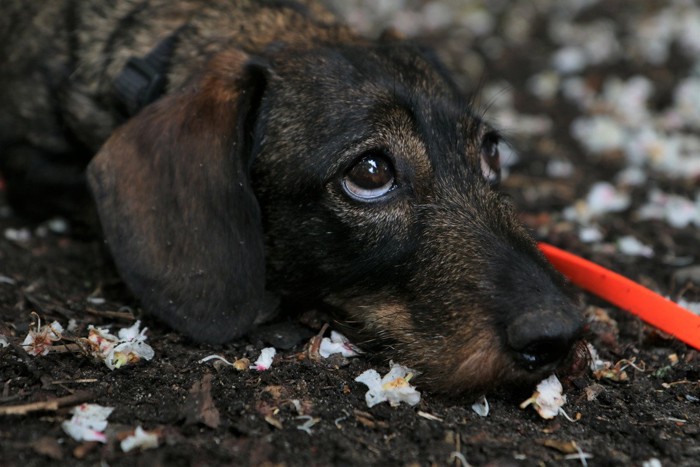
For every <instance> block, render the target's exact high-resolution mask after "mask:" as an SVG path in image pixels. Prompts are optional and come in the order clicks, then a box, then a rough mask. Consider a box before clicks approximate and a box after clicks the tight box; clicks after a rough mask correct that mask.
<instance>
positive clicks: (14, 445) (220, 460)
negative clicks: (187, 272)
mask: <svg viewBox="0 0 700 467" xmlns="http://www.w3.org/2000/svg"><path fill="white" fill-rule="evenodd" d="M599 14H604V15H608V14H609V12H604V11H603V12H599ZM617 14H620V15H621V14H622V13H620V12H618V13H617ZM586 15H587V18H589V17H593V18H595V17H596V11H588V12H586ZM532 41H536V43H532V44H529V43H528V44H522V47H521V48H520V49H518V50H508V51H507V55H508V56H510V57H514V59H513V60H511V61H509V60H500V61H498V62H497V63H490V62H488V61H487V75H486V81H487V82H488V81H489V80H495V79H499V78H501V77H507V78H508V79H509V80H510V82H511V83H513V84H514V85H515V87H516V89H515V95H516V106H517V108H518V110H519V111H521V112H523V113H546V114H549V115H550V116H551V117H552V118H553V120H554V122H555V128H554V131H553V132H552V133H551V134H550V135H548V136H547V137H546V138H540V139H537V140H535V141H529V142H526V143H523V147H522V150H521V162H520V163H519V164H518V165H517V166H516V167H514V168H513V169H512V173H513V176H511V177H510V178H508V179H507V180H506V183H505V187H504V189H506V190H507V191H508V192H509V193H511V194H512V196H513V198H514V200H515V202H516V204H517V205H518V206H519V208H520V209H521V211H522V212H523V220H524V221H525V222H526V223H528V224H529V225H530V226H531V227H533V229H536V230H537V231H538V232H541V233H545V234H546V239H547V240H548V241H550V242H552V243H555V244H558V245H560V246H562V247H564V248H567V249H569V250H570V251H573V252H575V253H578V254H582V255H584V256H586V257H589V258H592V259H594V260H595V261H597V262H599V263H601V264H603V265H605V266H607V267H611V268H612V269H614V270H617V271H619V272H621V273H623V274H625V275H627V276H628V277H630V278H632V279H634V280H637V281H639V282H641V283H643V284H645V285H647V286H650V287H651V288H653V289H655V290H657V291H659V292H661V293H663V294H667V295H671V296H674V294H678V293H679V292H680V290H681V288H682V287H684V286H685V287H686V290H685V294H686V296H687V297H692V296H693V290H692V285H688V284H679V283H677V281H674V279H673V273H674V272H675V271H676V270H677V269H678V267H677V266H673V263H672V262H670V261H668V258H679V257H686V258H689V259H690V261H689V262H690V263H694V264H698V263H699V262H700V247H699V245H700V233H699V232H698V230H697V229H694V228H692V227H687V228H685V229H675V230H674V229H672V228H671V227H669V226H668V225H666V224H664V223H660V222H639V221H636V220H635V219H633V217H632V214H631V213H632V209H630V210H629V211H627V212H624V213H621V214H614V215H608V217H606V218H604V219H602V220H600V224H601V226H602V227H603V231H604V232H605V239H606V240H608V241H611V240H612V239H615V238H617V237H619V236H621V235H626V234H629V233H630V232H634V233H635V235H636V236H637V237H638V238H639V239H640V240H642V241H644V242H645V243H647V244H648V245H651V246H653V248H654V250H655V252H656V253H657V254H656V255H655V256H654V258H651V259H647V258H636V257H635V258H630V257H625V256H622V255H620V254H619V253H617V252H616V251H615V249H614V248H605V247H601V245H600V244H595V245H594V244H583V243H582V242H581V241H580V240H579V239H578V236H577V234H576V232H575V230H574V229H573V228H572V227H571V225H570V224H568V223H566V222H562V221H561V220H560V219H559V217H558V216H557V215H554V214H555V213H556V212H558V211H559V210H560V209H561V208H562V207H564V206H567V205H570V204H572V203H573V202H574V201H575V200H576V199H577V198H580V197H581V196H583V195H584V194H585V193H586V192H587V190H588V187H589V186H590V184H591V182H593V181H596V180H606V179H610V177H612V175H613V174H614V173H615V171H616V170H617V169H618V168H619V167H618V166H617V165H616V164H615V163H614V162H612V163H599V162H594V161H592V160H590V159H587V158H586V157H584V155H583V154H582V153H581V151H580V149H579V148H578V147H577V146H575V144H574V143H573V142H572V140H571V138H570V136H569V122H570V120H571V118H572V117H574V116H575V115H576V109H575V108H574V107H573V106H572V105H571V104H570V103H567V102H566V101H565V100H564V99H561V98H556V99H555V100H553V101H550V102H547V103H542V102H540V101H536V100H534V99H533V98H532V97H528V95H527V93H526V91H525V90H524V89H521V88H520V86H521V85H522V84H523V81H524V78H525V77H526V76H529V75H525V74H524V73H530V72H532V71H533V70H532V69H533V68H535V69H536V67H537V66H539V63H540V62H541V61H542V57H541V56H540V57H533V58H532V59H530V56H529V55H528V53H527V51H528V50H543V51H547V50H549V49H548V47H550V48H551V46H550V45H549V44H548V43H547V41H546V39H545V38H542V39H532ZM438 46H439V44H438ZM516 57H517V60H516V59H515V58H516ZM639 66H640V65H639V64H626V63H624V62H623V63H620V64H617V65H616V66H614V67H609V68H603V67H598V68H596V69H595V70H591V71H590V73H589V76H588V78H589V79H594V78H595V79H602V77H604V76H607V75H610V74H618V75H620V76H626V75H628V74H629V73H631V72H635V73H637V72H640V70H639ZM678 66H679V67H682V66H684V64H683V63H680V64H678ZM642 71H644V70H642ZM661 75H662V76H666V77H667V78H668V79H669V80H670V81H669V82H667V83H663V82H662V83H658V86H660V87H661V88H671V87H672V86H673V84H674V83H673V75H671V74H665V75H664V74H661ZM520 77H522V78H520ZM548 148H549V149H548ZM555 152H556V153H557V155H558V157H563V158H568V159H569V160H571V161H573V162H574V164H575V167H576V168H575V174H574V175H573V176H572V177H571V178H568V179H562V180H550V179H548V178H547V176H546V175H545V171H544V167H545V163H546V161H547V159H548V158H549V157H551V156H552V155H554V153H555ZM649 184H650V185H652V184H653V185H656V186H660V187H663V188H665V189H670V188H671V187H672V188H673V191H674V192H676V193H680V194H685V195H687V196H689V195H691V194H692V193H693V191H692V190H694V186H695V185H694V184H693V183H691V182H688V181H686V182H674V181H671V180H666V179H664V178H663V177H656V178H655V179H653V180H652V181H650V182H649ZM646 196H647V195H646V192H645V191H644V190H638V191H637V192H636V194H635V199H634V201H633V206H638V205H639V204H641V203H642V202H644V201H645V200H646ZM4 204H5V203H4V201H2V200H0V206H4ZM0 209H2V208H0ZM3 212H4V211H3ZM9 227H12V228H21V227H29V228H30V229H31V230H32V231H33V235H32V238H31V239H30V240H28V241H25V242H17V241H10V240H8V239H6V238H5V237H4V236H2V237H0V275H2V276H3V277H4V279H3V280H2V281H0V320H1V323H0V326H1V327H0V333H2V334H5V335H6V336H9V340H10V342H11V345H10V346H8V347H5V348H0V386H1V390H2V394H0V407H6V406H13V405H21V404H26V403H29V402H37V401H47V400H52V399H56V398H63V397H66V396H71V395H74V396H75V401H74V402H77V401H87V402H92V403H97V404H101V405H104V406H110V407H114V408H115V410H114V412H113V413H112V415H111V416H110V417H109V428H108V431H107V433H108V437H109V441H108V442H107V443H106V444H95V443H81V442H76V441H74V440H72V439H71V438H70V437H68V436H67V435H66V434H65V433H64V432H63V431H62V429H61V422H62V421H63V420H66V419H68V418H70V414H69V409H70V407H71V406H72V405H73V404H69V405H65V406H61V407H59V408H58V409H57V410H43V411H36V412H30V413H26V414H23V415H15V416H9V415H6V416H0V464H2V465H18V466H30V465H47V464H51V463H60V464H63V465H99V464H103V465H136V464H138V465H223V464H226V465H401V464H411V465H459V461H458V460H456V459H455V458H454V457H453V456H452V454H453V453H454V452H458V453H461V454H463V455H464V457H465V458H466V459H467V460H468V461H469V463H471V464H472V465H486V464H488V465H563V464H567V465H576V464H577V463H580V462H581V461H580V460H576V459H573V460H565V456H566V455H567V454H570V453H571V452H570V451H571V450H572V448H571V444H570V442H572V441H573V442H575V444H576V446H578V447H579V448H580V449H581V451H583V452H584V453H588V454H590V455H591V456H592V457H591V458H589V459H588V460H587V462H588V465H642V463H643V462H644V461H648V460H650V459H652V458H656V459H658V460H660V461H661V463H662V464H663V465H686V466H691V465H698V463H699V462H700V461H699V459H700V401H699V399H698V398H700V354H698V352H697V351H695V350H692V349H691V348H689V347H687V346H686V345H684V344H682V343H680V342H678V341H677V340H675V339H673V338H671V337H669V336H667V335H663V334H661V333H659V332H657V331H655V330H653V329H651V328H649V327H647V326H645V325H644V324H643V323H642V322H641V321H639V320H638V319H636V318H634V317H632V316H631V315H629V314H627V313H625V312H623V311H620V310H618V309H616V308H614V307H612V306H610V305H608V304H606V303H604V302H602V301H600V300H598V299H596V298H594V297H591V296H585V297H584V300H583V301H584V306H585V307H586V309H587V313H588V314H589V316H590V317H591V319H590V323H589V326H588V331H587V336H586V338H587V340H588V341H589V342H591V343H593V345H594V346H595V347H596V348H597V349H598V351H599V352H600V353H601V357H602V358H604V359H606V360H610V361H612V362H617V361H620V360H622V359H627V360H633V361H634V362H635V365H637V366H639V367H640V368H643V369H644V371H641V370H636V369H634V368H632V367H629V368H627V369H626V372H627V375H628V380H627V381H623V382H615V381H613V380H611V379H601V380H599V381H598V380H596V379H595V378H594V377H593V375H591V374H590V372H585V373H584V374H583V375H582V376H578V377H576V378H573V379H569V380H567V381H566V382H565V383H566V388H565V394H566V395H567V398H568V403H567V404H566V405H565V406H564V408H565V409H566V410H567V412H568V413H569V414H570V415H571V416H572V417H576V418H578V420H577V421H576V422H570V421H567V420H566V419H564V418H563V417H557V418H555V419H554V420H549V421H548V420H543V419H541V418H540V417H539V416H538V415H537V414H536V413H535V412H534V411H532V410H530V409H527V410H521V409H519V408H518V405H519V403H520V402H522V401H523V400H524V399H526V398H527V397H529V395H530V394H531V392H532V390H533V389H534V388H523V389H522V391H520V392H517V393H510V392H508V393H497V394H489V395H488V400H489V402H490V404H491V413H490V415H489V416H488V417H485V418H482V417H480V416H478V415H477V414H476V413H474V412H473V411H472V409H471V405H472V403H473V402H474V397H473V396H470V397H461V398H460V397H457V398H448V397H446V396H441V395H436V394H431V393H429V392H426V391H423V393H422V400H421V402H420V403H419V405H417V406H416V407H409V406H407V405H401V406H399V407H390V406H389V405H388V404H380V405H377V406H375V407H373V408H372V409H368V408H367V406H366V404H365V401H364V394H365V390H366V388H365V386H363V385H362V384H359V383H356V382H354V379H355V378H356V377H357V376H358V375H359V374H360V373H361V372H363V371H364V370H366V369H368V368H370V367H373V368H376V369H377V370H378V371H379V372H380V373H382V374H383V373H385V372H386V371H388V365H387V363H386V362H383V361H381V360H375V361H373V360H371V359H370V358H368V357H361V358H356V359H351V360H349V361H345V360H341V359H330V360H322V361H316V360H314V359H311V358H308V355H307V354H306V353H305V352H304V344H305V343H307V342H308V337H309V336H310V335H313V334H315V333H316V332H317V331H318V329H319V328H320V325H321V324H322V323H323V317H322V316H317V315H316V314H314V313H313V312H312V311H311V312H309V313H306V314H305V315H304V318H303V319H302V320H300V322H301V323H302V325H301V326H303V328H302V327H299V326H298V325H297V327H294V326H293V325H289V324H288V325H284V326H281V328H280V329H281V331H280V330H279V329H277V328H273V329H267V331H268V332H267V333H264V332H261V333H258V334H256V336H253V337H251V338H249V339H248V340H243V341H241V342H235V343H231V344H228V345H224V346H203V345H197V344H194V343H192V342H190V341H188V340H186V339H184V338H182V337H181V336H179V335H177V334H175V333H173V332H171V331H170V330H168V329H166V328H164V327H163V326H161V325H160V324H159V323H158V322H157V321H155V320H153V319H151V318H149V317H148V316H142V314H141V310H140V309H139V308H138V304H137V303H135V301H134V299H133V298H132V297H131V296H130V295H129V293H128V291H127V290H125V288H124V286H123V284H122V283H121V282H120V280H119V279H118V277H117V275H116V274H115V273H114V271H113V269H112V267H111V263H110V262H109V260H108V259H106V256H105V255H104V253H103V248H102V245H101V242H100V240H99V239H95V238H90V237H84V236H82V237H81V236H78V235H73V236H71V235H69V234H55V233H51V232H48V233H47V234H46V235H44V236H41V235H37V233H36V231H35V228H36V226H35V225H31V224H29V223H28V222H27V221H25V220H23V219H20V218H17V217H15V216H14V215H12V214H11V213H9V212H5V215H4V216H3V217H2V218H1V219H0V232H2V231H4V230H5V229H6V228H9ZM688 287H690V288H691V289H689V288H688ZM695 292H696V294H695V298H696V300H697V297H698V294H697V290H695ZM90 296H99V297H104V298H106V302H105V303H104V304H100V305H95V304H91V303H90V302H89V301H88V300H87V299H88V297H90ZM130 310H133V315H134V316H135V317H136V318H139V319H142V320H143V322H144V323H145V325H147V326H148V328H149V333H148V335H149V339H148V342H149V343H150V344H151V345H152V346H153V348H154V349H155V358H154V359H153V360H152V361H149V362H140V363H138V364H136V365H133V366H127V367H124V368H121V369H118V370H115V371H110V370H109V369H108V368H107V367H106V366H104V365H103V364H101V363H97V362H95V361H93V360H91V359H90V358H87V357H85V356H83V355H82V354H81V353H80V352H77V351H68V352H51V353H49V354H48V355H47V356H44V357H31V356H29V355H28V354H27V353H26V352H25V351H24V350H23V349H22V348H21V347H20V346H19V344H20V343H21V342H22V340H23V339H24V336H26V334H27V331H28V329H29V325H30V323H31V322H32V317H31V316H30V313H31V312H36V313H38V314H39V315H40V316H41V318H42V320H43V321H52V320H58V321H60V322H61V324H63V325H64V327H65V326H66V325H67V324H68V320H69V319H75V320H76V323H77V326H78V328H77V330H75V331H74V332H73V333H69V335H74V336H85V335H86V328H87V326H88V325H89V324H93V325H103V326H107V325H112V329H115V328H119V327H126V326H127V325H130V324H132V322H133V319H134V318H131V319H130V318H127V317H126V316H127V315H129V313H130ZM113 312H117V313H113ZM601 312H607V313H608V315H609V317H610V318H611V320H605V319H602V320H601V319H600V316H601ZM594 315H595V316H597V318H594ZM280 332H282V333H283V334H285V335H284V336H282V337H283V338H284V339H282V340H283V341H284V340H287V341H289V340H291V341H292V342H297V343H296V344H295V345H294V346H293V347H292V348H290V349H288V350H280V353H279V354H278V356H277V358H276V359H275V362H274V365H273V366H272V368H271V369H270V370H268V371H264V372H256V371H242V372H239V371H236V370H235V369H233V368H231V367H228V366H219V365H216V364H213V363H211V362H209V363H204V364H200V363H198V360H200V359H201V358H203V357H205V356H207V355H210V354H213V353H217V354H220V355H223V356H225V357H226V358H227V359H229V360H233V359H234V358H240V357H244V356H245V357H249V358H250V359H251V361H254V360H255V359H256V358H257V356H258V354H259V349H261V348H262V347H265V346H268V345H270V343H273V344H275V345H276V346H277V347H278V349H280V348H281V347H282V346H284V344H285V342H282V341H280V340H279V338H280V337H279V336H276V335H277V334H280ZM208 375H211V377H209V376H208ZM209 382H210V384H211V388H210V390H209V389H208V383H209ZM412 382H413V383H415V384H416V385H417V386H418V388H419V389H420V376H418V377H416V378H415V379H414V380H412ZM593 389H595V390H597V391H599V393H598V394H597V397H596V398H595V399H593V400H589V397H587V395H588V394H590V393H591V391H592V390H593ZM209 394H210V397H211V399H212V400H213V404H214V406H215V408H216V409H217V410H218V413H219V420H218V423H217V421H216V420H215V419H212V418H208V417H207V416H206V415H207V412H206V411H205V410H203V409H204V408H207V404H206V401H207V397H208V396H209ZM295 400H296V401H298V405H299V406H300V409H297V408H296V407H295V402H293V401H295ZM300 413H301V414H303V415H309V416H311V417H313V418H318V419H319V420H318V422H317V423H316V424H315V425H313V426H312V427H311V433H310V434H309V433H306V432H304V431H301V430H299V429H297V426H298V425H301V424H303V423H304V421H305V419H298V418H297V417H298V416H299V415H300ZM425 414H430V415H433V416H435V417H437V419H429V418H425V416H424V415H425ZM209 415H211V413H209ZM137 425H142V426H143V427H144V428H145V429H147V430H157V431H158V432H159V433H160V446H159V447H158V448H157V449H152V450H147V451H143V452H131V453H123V452H122V450H121V449H120V447H119V442H118V438H119V437H123V436H124V434H125V433H126V432H128V431H129V430H133V429H134V427H136V426H137ZM574 453H575V450H574ZM572 463H573V464H572Z"/></svg>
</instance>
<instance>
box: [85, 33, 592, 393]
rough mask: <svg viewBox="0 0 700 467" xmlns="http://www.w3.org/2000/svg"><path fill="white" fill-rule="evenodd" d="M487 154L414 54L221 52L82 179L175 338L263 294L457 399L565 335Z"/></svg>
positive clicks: (435, 68) (249, 312) (542, 367)
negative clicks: (315, 316)
mask: <svg viewBox="0 0 700 467" xmlns="http://www.w3.org/2000/svg"><path fill="white" fill-rule="evenodd" d="M498 145H499V135H498V133H497V132H496V131H494V130H493V129H492V128H491V127H490V126H489V125H488V124H487V123H485V122H484V121H483V120H482V119H480V118H479V116H478V115H477V114H475V113H474V112H473V111H472V110H471V109H470V106H469V105H468V103H467V101H465V100H464V99H463V98H462V97H461V96H460V95H459V93H458V92H457V91H456V89H455V87H454V86H453V85H452V83H451V81H450V80H449V78H448V77H447V75H446V74H445V73H444V71H443V70H442V68H441V66H440V65H439V63H438V62H437V60H434V59H433V58H432V57H431V56H430V54H428V53H426V52H425V51H423V50H421V49H419V48H416V47H413V46H410V45H403V44H400V43H398V44H396V43H388V44H380V45H372V46H368V45H363V46H360V45H358V46H346V47H319V48H317V49H314V50H312V51H290V50H278V51H276V52H271V54H270V56H269V57H266V59H265V61H261V60H258V59H251V58H250V57H247V56H246V55H245V54H242V53H240V52H238V51H227V52H223V53H221V54H220V55H219V56H217V57H216V58H214V59H213V60H212V62H211V63H210V65H209V66H208V67H207V70H206V71H205V72H204V73H203V75H202V76H201V77H199V78H198V79H197V80H196V82H195V83H194V84H193V85H192V86H190V87H188V88H187V89H184V90H182V91H178V92H176V93H173V94H170V95H168V96H166V97H164V98H162V99H161V100H159V101H158V102H156V103H154V104H152V105H150V106H149V107H147V108H146V109H144V110H143V111H142V112H141V113H140V114H139V115H137V116H136V117H135V118H133V119H131V120H130V121H129V122H127V124H126V125H124V126H123V127H121V128H120V129H119V130H117V131H116V132H115V134H114V135H113V136H112V137H111V138H110V139H109V140H108V142H107V143H106V145H105V146H104V147H103V149H102V150H101V151H100V153H99V154H98V155H97V156H96V158H95V160H94V161H93V162H92V163H91V166H90V169H89V179H90V183H91V186H92V189H93V192H94V194H95V198H96V200H97V205H98V210H99V212H100V216H101V219H102V223H103V227H104V231H105V235H106V238H107V241H108V243H109V246H110V247H111V249H112V252H113V254H114V257H115V261H116V263H117V266H118V268H119V269H120V272H121V273H122V275H123V277H124V279H125V281H126V282H127V284H128V285H129V287H130V288H131V289H132V290H133V291H134V293H135V294H136V296H137V297H138V298H139V299H140V300H141V301H142V303H143V305H144V307H145V308H146V309H148V310H150V311H152V312H153V313H155V314H156V315H158V316H160V317H161V318H162V319H163V320H165V321H166V322H168V323H169V324H170V325H172V326H173V327H174V328H176V329H178V330H179V331H182V332H184V333H185V334H188V335H190V336H192V337H193V338H195V339H198V340H203V341H209V342H221V341H225V340H228V339H231V338H234V337H237V336H240V335H241V334H242V333H244V332H246V331H247V330H249V329H250V328H251V326H253V324H254V322H255V321H256V320H257V319H259V318H260V317H262V316H265V315H267V314H269V311H270V309H271V308H274V307H275V306H276V300H275V299H274V298H271V296H272V297H281V298H283V299H284V300H287V301H289V302H292V303H298V304H307V305H323V306H326V307H328V308H329V309H332V310H334V311H335V312H337V314H338V316H339V318H340V319H339V320H340V321H341V322H342V323H343V324H344V325H345V326H346V327H347V330H349V331H350V332H352V333H354V334H355V335H356V336H358V338H359V339H362V341H361V342H360V343H362V342H367V343H370V344H371V343H377V344H381V345H382V346H383V347H384V348H385V349H391V350H390V351H391V352H392V353H393V356H394V357H395V358H398V359H399V360H400V361H401V362H402V363H404V364H407V365H409V366H413V367H414V368H416V369H418V370H420V371H422V372H423V373H424V375H425V376H424V378H422V379H423V380H424V381H428V382H429V384H430V386H432V387H433V388H435V389H438V390H445V391H449V392H458V391H461V390H465V389H483V388H486V387H489V386H491V385H493V384H497V383H507V382H512V381H522V380H523V379H528V380H534V379H537V378H540V377H542V376H543V375H545V374H546V373H547V372H551V371H552V370H553V369H554V368H555V367H556V366H557V364H558V363H559V362H560V361H561V360H562V358H563V357H565V356H566V355H567V354H568V352H569V350H570V348H571V345H572V342H573V341H574V340H575V338H576V336H577V333H578V331H579V328H580V326H581V318H580V316H579V313H578V311H577V310H576V308H575V306H574V305H573V304H572V302H571V301H570V298H569V296H568V294H567V293H566V292H565V286H564V284H563V282H562V279H561V277H560V276H559V275H558V274H557V273H555V272H554V271H553V269H552V268H551V266H549V264H548V263H547V262H546V261H545V260H544V258H543V257H542V256H541V255H540V254H539V253H538V251H537V249H536V246H535V243H534V242H533V240H532V239H531V238H530V237H529V235H528V234H527V232H526V231H525V230H524V229H523V227H522V226H520V224H519V223H518V222H517V220H516V218H515V215H514V213H513V209H512V208H511V206H510V204H509V203H508V201H507V200H506V199H505V198H504V197H503V196H502V195H500V194H499V193H498V192H497V191H496V190H495V189H494V186H495V185H496V184H497V182H498V179H499V160H498V157H499V152H498Z"/></svg>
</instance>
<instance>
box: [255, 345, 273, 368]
mask: <svg viewBox="0 0 700 467" xmlns="http://www.w3.org/2000/svg"><path fill="white" fill-rule="evenodd" d="M276 354H277V350H275V348H274V347H265V348H264V349H262V350H261V351H260V356H259V357H258V359H257V360H255V363H253V364H252V365H251V366H250V368H252V369H254V370H258V371H265V370H267V369H268V368H270V367H271V366H272V361H273V360H274V358H275V355H276Z"/></svg>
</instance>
